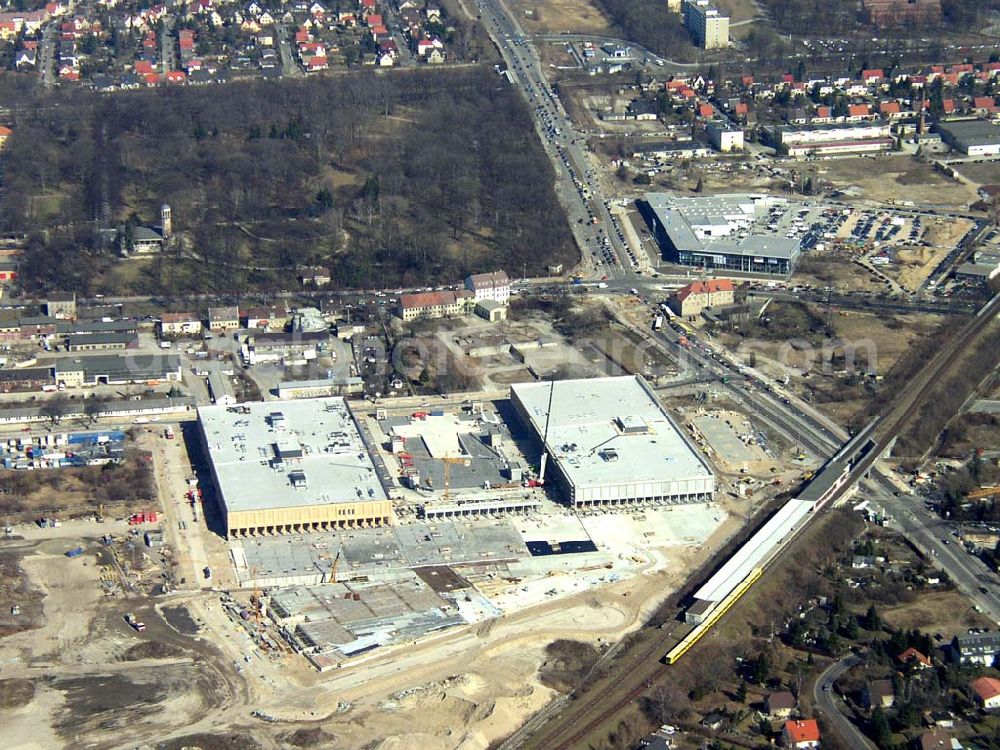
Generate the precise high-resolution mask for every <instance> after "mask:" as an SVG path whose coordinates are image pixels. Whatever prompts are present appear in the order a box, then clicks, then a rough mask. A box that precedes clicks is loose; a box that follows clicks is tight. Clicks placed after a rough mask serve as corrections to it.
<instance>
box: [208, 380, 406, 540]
mask: <svg viewBox="0 0 1000 750" xmlns="http://www.w3.org/2000/svg"><path fill="white" fill-rule="evenodd" d="M198 424H199V427H200V430H201V436H202V440H203V441H204V444H205V447H206V453H207V455H208V459H209V465H210V468H211V472H212V479H213V482H214V484H215V489H216V493H217V497H218V499H219V507H220V510H221V512H222V517H223V521H224V525H225V533H226V536H227V538H232V537H236V536H246V535H250V536H257V535H269V534H279V533H302V532H307V531H327V530H331V529H343V528H367V527H373V526H386V525H389V524H391V523H392V503H391V502H390V501H389V500H388V499H387V497H386V494H385V490H384V489H383V487H382V485H381V483H380V482H379V479H378V476H377V475H376V471H375V466H374V464H373V463H372V459H371V455H370V453H369V450H368V447H367V446H366V445H365V442H364V440H363V439H362V436H361V433H360V430H359V428H358V425H357V423H356V421H355V419H354V415H353V414H352V413H351V412H350V410H349V409H348V408H347V403H346V402H345V401H344V399H342V398H322V399H314V400H309V401H268V402H255V403H248V404H241V405H239V406H205V407H202V408H200V409H198Z"/></svg>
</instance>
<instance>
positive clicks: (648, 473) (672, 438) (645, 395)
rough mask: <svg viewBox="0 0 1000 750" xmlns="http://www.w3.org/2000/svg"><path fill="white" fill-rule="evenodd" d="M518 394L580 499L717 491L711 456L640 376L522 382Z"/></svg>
mask: <svg viewBox="0 0 1000 750" xmlns="http://www.w3.org/2000/svg"><path fill="white" fill-rule="evenodd" d="M511 402H512V403H513V406H514V410H515V412H516V413H517V414H518V416H519V418H520V419H521V421H522V422H523V423H524V424H526V425H527V426H528V428H529V429H530V431H531V432H532V433H533V435H534V436H535V438H536V439H537V440H538V441H539V443H540V444H542V443H544V446H543V447H544V451H545V453H546V454H547V456H548V461H547V464H548V466H547V468H546V471H547V475H546V477H545V479H546V482H550V481H551V482H554V483H555V484H556V485H557V486H558V487H559V488H560V490H561V491H562V493H563V495H564V497H565V498H566V500H567V502H568V503H569V504H570V505H572V506H575V507H577V508H581V507H587V506H598V505H600V506H620V505H630V504H635V503H671V504H672V503H694V502H706V501H709V500H711V499H712V494H713V493H714V491H715V477H714V475H713V474H712V471H711V470H710V469H709V467H708V464H707V463H706V462H705V460H704V459H703V458H702V457H701V456H700V455H699V454H698V452H697V450H696V449H695V447H694V446H693V445H692V444H691V443H690V442H689V441H688V440H687V438H686V437H685V436H684V433H683V432H681V430H680V429H679V428H678V427H677V425H676V424H675V423H674V421H673V420H672V419H671V418H670V416H669V415H668V414H667V413H666V411H664V409H663V407H662V406H661V405H660V403H659V401H657V399H656V395H655V394H654V393H653V391H652V390H651V389H650V388H649V386H648V385H647V384H646V382H645V381H644V380H643V379H642V378H641V377H639V376H622V377H608V378H595V379H589V380H562V381H554V382H551V383H518V384H514V385H512V386H511ZM550 404H551V409H550V408H549V406H550ZM544 435H547V436H548V437H547V439H546V438H543V436H544Z"/></svg>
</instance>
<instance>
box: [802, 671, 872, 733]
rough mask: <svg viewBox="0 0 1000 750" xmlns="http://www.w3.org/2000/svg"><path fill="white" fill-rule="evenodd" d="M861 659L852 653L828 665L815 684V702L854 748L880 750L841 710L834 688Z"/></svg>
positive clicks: (837, 731) (835, 728)
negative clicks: (841, 677)
mask: <svg viewBox="0 0 1000 750" xmlns="http://www.w3.org/2000/svg"><path fill="white" fill-rule="evenodd" d="M860 661H861V660H860V659H859V658H858V656H857V655H855V654H850V655H849V656H846V657H844V658H843V659H841V660H840V661H838V662H834V663H833V664H831V665H830V666H829V667H827V668H826V670H825V671H824V672H823V674H821V675H820V676H819V679H817V680H816V683H815V684H814V685H813V704H814V705H816V706H817V707H818V708H819V710H820V711H821V712H822V713H823V714H824V715H825V716H826V718H827V719H828V720H829V722H830V723H831V724H832V725H833V727H834V730H835V731H836V733H837V734H838V735H840V737H841V739H842V740H844V742H846V743H847V744H848V745H849V746H850V747H851V749H852V750H878V749H877V748H876V747H875V743H873V742H872V741H871V740H870V739H868V738H867V737H866V736H865V735H864V733H863V732H862V731H861V730H860V729H858V728H857V727H856V726H854V723H853V722H851V721H850V720H849V719H848V718H847V717H846V716H844V714H842V713H841V712H840V708H839V707H838V705H837V699H836V697H835V693H834V690H833V683H835V682H836V681H837V680H838V679H839V678H840V676H841V675H843V674H844V673H845V672H847V671H848V670H849V669H851V668H852V667H855V666H857V664H858V663H860Z"/></svg>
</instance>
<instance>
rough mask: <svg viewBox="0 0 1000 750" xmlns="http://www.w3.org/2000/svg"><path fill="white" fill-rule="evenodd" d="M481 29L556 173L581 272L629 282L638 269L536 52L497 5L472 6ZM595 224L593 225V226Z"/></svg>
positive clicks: (489, 0)
mask: <svg viewBox="0 0 1000 750" xmlns="http://www.w3.org/2000/svg"><path fill="white" fill-rule="evenodd" d="M477 7H478V9H479V12H480V16H481V19H482V22H483V25H484V27H485V28H486V30H487V33H489V35H490V38H492V39H493V41H494V43H495V44H496V45H497V48H498V49H499V50H500V54H501V55H502V56H503V59H504V62H505V63H506V65H507V71H508V74H509V76H510V79H511V81H512V82H513V83H514V85H516V86H517V87H519V88H520V89H521V91H522V93H523V94H524V97H525V99H526V100H527V103H528V106H529V108H530V109H531V115H532V117H533V118H534V120H535V126H536V129H537V130H538V133H539V136H540V137H541V141H542V145H543V147H544V149H545V151H546V153H547V154H548V156H549V158H550V160H551V161H552V165H553V167H554V169H555V172H556V176H557V179H556V193H557V195H558V197H559V200H560V202H561V203H562V205H563V207H564V209H565V211H566V216H567V219H568V221H569V224H570V228H571V229H572V231H573V235H574V237H575V239H576V242H577V245H578V246H579V248H580V252H581V258H582V266H583V269H584V270H587V271H591V269H592V271H593V273H594V275H596V276H604V277H607V278H626V279H627V278H633V277H635V275H636V270H638V269H640V268H641V267H642V265H643V262H642V259H641V258H640V257H638V256H633V255H632V253H633V251H632V249H631V248H630V247H628V245H627V243H626V242H625V239H624V232H623V231H622V228H621V227H620V226H619V225H618V223H617V221H616V220H615V218H614V217H613V216H612V215H611V212H610V211H609V204H608V202H607V200H606V199H605V197H604V195H603V193H602V191H601V187H600V184H599V182H598V180H597V174H596V171H595V169H594V167H593V165H592V164H591V162H590V157H589V155H588V153H587V151H586V148H585V142H584V138H583V136H582V135H581V134H580V133H579V132H577V130H576V129H575V128H574V126H573V123H572V122H571V121H570V119H569V118H568V117H567V115H566V111H565V109H564V108H563V105H562V102H560V101H559V95H558V92H556V91H553V90H552V88H551V87H550V86H549V84H548V81H547V80H546V78H545V75H544V72H543V69H542V64H541V60H540V59H539V57H538V53H537V51H536V50H535V48H534V46H533V45H532V43H531V41H530V39H528V38H527V37H526V36H525V34H524V32H523V31H522V30H521V28H520V26H519V25H518V23H517V20H516V18H515V17H514V15H513V14H512V13H511V12H510V11H509V10H508V9H507V7H506V6H505V5H504V4H503V2H502V1H501V0H480V1H479V3H478V4H477ZM595 220H596V222H597V223H594V222H595Z"/></svg>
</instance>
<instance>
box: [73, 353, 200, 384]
mask: <svg viewBox="0 0 1000 750" xmlns="http://www.w3.org/2000/svg"><path fill="white" fill-rule="evenodd" d="M54 366H55V371H56V375H58V374H59V373H60V372H80V371H82V372H83V373H84V377H85V378H87V379H92V378H95V377H97V376H105V375H107V376H112V377H115V376H129V377H131V378H132V379H133V380H142V379H148V378H155V379H160V378H163V377H166V376H167V375H168V374H170V373H176V372H178V371H179V370H180V367H181V358H180V357H179V356H178V355H177V354H160V353H159V352H155V353H151V354H145V353H141V352H135V353H131V354H91V355H89V356H88V355H81V354H70V355H68V356H65V357H60V358H59V359H57V360H56V361H55V365H54Z"/></svg>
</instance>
